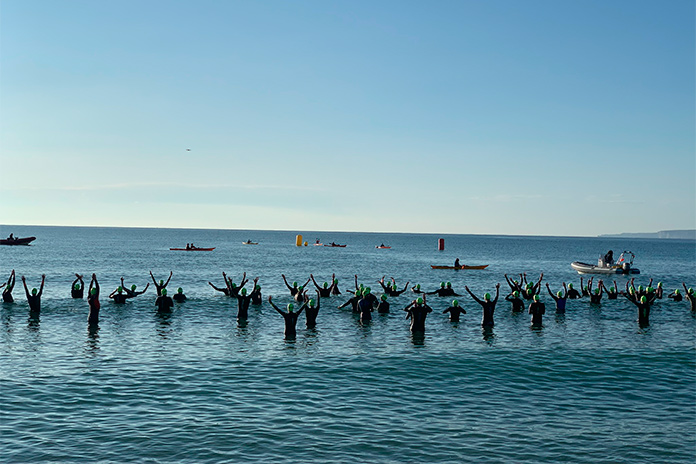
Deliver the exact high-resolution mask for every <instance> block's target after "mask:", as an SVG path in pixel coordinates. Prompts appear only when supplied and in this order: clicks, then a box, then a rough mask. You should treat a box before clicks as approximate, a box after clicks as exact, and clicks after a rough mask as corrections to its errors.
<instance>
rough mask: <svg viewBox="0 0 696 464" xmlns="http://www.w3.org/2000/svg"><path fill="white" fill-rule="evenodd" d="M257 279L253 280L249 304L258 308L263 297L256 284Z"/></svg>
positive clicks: (259, 287)
mask: <svg viewBox="0 0 696 464" xmlns="http://www.w3.org/2000/svg"><path fill="white" fill-rule="evenodd" d="M257 282H258V277H257V278H256V279H254V289H253V290H252V291H251V294H250V295H249V296H250V297H251V304H253V305H255V306H258V305H260V304H262V303H263V297H262V296H261V286H260V285H259V284H258V283H257Z"/></svg>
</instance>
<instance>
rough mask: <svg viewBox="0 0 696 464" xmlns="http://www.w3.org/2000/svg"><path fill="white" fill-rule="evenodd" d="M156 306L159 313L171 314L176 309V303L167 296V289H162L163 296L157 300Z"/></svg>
mask: <svg viewBox="0 0 696 464" xmlns="http://www.w3.org/2000/svg"><path fill="white" fill-rule="evenodd" d="M155 306H157V312H159V313H170V312H172V308H173V307H174V301H173V300H172V298H171V297H169V296H167V289H166V288H163V289H162V294H161V295H160V296H158V297H157V299H156V300H155Z"/></svg>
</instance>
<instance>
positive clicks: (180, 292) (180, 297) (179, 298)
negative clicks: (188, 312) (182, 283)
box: [172, 287, 186, 303]
mask: <svg viewBox="0 0 696 464" xmlns="http://www.w3.org/2000/svg"><path fill="white" fill-rule="evenodd" d="M172 300H174V301H176V302H177V303H183V302H184V301H186V295H184V289H183V288H181V287H179V288H177V289H176V293H175V294H174V296H173V297H172Z"/></svg>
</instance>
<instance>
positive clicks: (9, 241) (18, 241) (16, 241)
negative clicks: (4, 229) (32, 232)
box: [0, 234, 36, 245]
mask: <svg viewBox="0 0 696 464" xmlns="http://www.w3.org/2000/svg"><path fill="white" fill-rule="evenodd" d="M34 240H36V237H23V238H17V237H15V236H14V235H13V234H10V236H9V237H7V238H3V239H0V245H29V244H30V243H31V242H33V241H34Z"/></svg>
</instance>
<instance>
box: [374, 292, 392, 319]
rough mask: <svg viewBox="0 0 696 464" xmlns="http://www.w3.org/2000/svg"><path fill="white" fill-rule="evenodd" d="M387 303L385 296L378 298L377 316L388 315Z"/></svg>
mask: <svg viewBox="0 0 696 464" xmlns="http://www.w3.org/2000/svg"><path fill="white" fill-rule="evenodd" d="M389 306H390V305H389V302H388V301H387V295H382V296H381V297H379V303H377V313H378V314H389Z"/></svg>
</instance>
